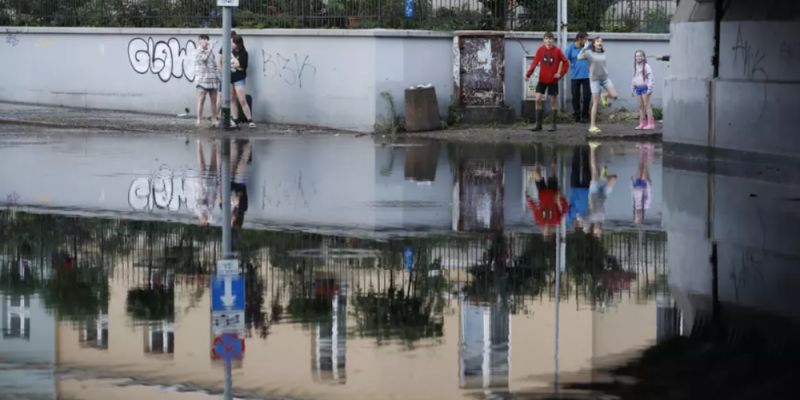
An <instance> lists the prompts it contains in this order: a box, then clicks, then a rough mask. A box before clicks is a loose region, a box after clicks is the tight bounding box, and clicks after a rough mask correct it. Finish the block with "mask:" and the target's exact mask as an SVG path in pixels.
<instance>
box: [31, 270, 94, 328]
mask: <svg viewBox="0 0 800 400" xmlns="http://www.w3.org/2000/svg"><path fill="white" fill-rule="evenodd" d="M41 296H42V300H43V301H44V305H45V307H47V308H48V309H52V310H53V311H54V312H55V313H56V315H57V316H58V318H59V319H62V320H69V321H84V320H87V319H89V318H95V317H97V315H98V314H101V313H102V314H105V313H107V312H108V297H109V290H108V276H107V275H106V273H105V271H103V270H102V269H101V268H92V267H89V266H85V267H81V268H61V269H57V270H56V271H55V273H54V275H53V277H52V278H51V279H49V280H48V281H47V282H46V283H45V284H44V286H43V288H42V290H41Z"/></svg>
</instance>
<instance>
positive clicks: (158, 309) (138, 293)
mask: <svg viewBox="0 0 800 400" xmlns="http://www.w3.org/2000/svg"><path fill="white" fill-rule="evenodd" d="M126 310H127V312H128V315H129V316H130V317H131V318H133V319H134V320H138V321H174V320H175V287H174V286H173V285H171V284H167V285H155V284H150V285H147V286H145V287H139V288H134V289H130V290H128V298H127V301H126Z"/></svg>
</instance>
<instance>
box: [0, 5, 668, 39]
mask: <svg viewBox="0 0 800 400" xmlns="http://www.w3.org/2000/svg"><path fill="white" fill-rule="evenodd" d="M64 3H66V4H64ZM510 4H513V7H512V6H510ZM615 4H617V2H616V1H615V0H570V1H569V2H568V6H569V23H570V30H571V31H577V30H586V31H613V32H632V31H637V30H641V31H643V32H667V31H668V29H669V20H670V17H671V16H670V15H669V14H668V12H667V11H668V10H667V7H665V6H658V5H656V6H655V7H654V8H650V7H651V4H650V2H646V1H638V0H637V1H629V2H625V3H619V4H622V6H617V5H615ZM643 4H646V5H647V6H648V8H646V9H642V8H641V7H642V5H643ZM517 5H518V6H519V7H517ZM612 6H613V7H623V8H624V7H627V9H626V10H624V12H623V14H622V15H606V13H607V12H608V10H609V7H612ZM613 7H612V9H613V10H617V8H613ZM351 17H352V18H351ZM0 25H32V26H98V27H99V26H131V27H197V26H204V27H218V26H219V25H220V11H219V9H218V7H216V1H215V0H137V1H130V0H72V1H70V2H59V1H56V0H28V1H13V2H10V1H7V0H6V1H5V2H0ZM234 26H236V27H238V28H256V29H261V28H361V29H369V28H388V29H430V30H438V31H453V30H467V29H477V30H529V31H530V30H533V31H545V30H553V31H554V30H556V26H557V21H556V2H555V1H554V0H517V1H515V2H513V3H509V2H508V1H506V0H478V1H477V2H468V3H464V4H463V5H461V6H458V5H456V4H448V7H440V8H437V9H434V8H433V2H432V0H416V1H415V9H414V17H413V18H406V17H405V0H380V1H376V0H329V1H327V2H325V1H323V0H308V1H302V2H298V1H294V0H242V1H241V3H240V6H239V7H238V8H237V9H236V10H235V11H234Z"/></svg>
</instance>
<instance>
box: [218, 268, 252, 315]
mask: <svg viewBox="0 0 800 400" xmlns="http://www.w3.org/2000/svg"><path fill="white" fill-rule="evenodd" d="M212 279H213V280H212V281H211V311H226V310H244V277H243V276H242V275H241V274H238V275H225V276H219V275H218V276H215V277H214V278H212Z"/></svg>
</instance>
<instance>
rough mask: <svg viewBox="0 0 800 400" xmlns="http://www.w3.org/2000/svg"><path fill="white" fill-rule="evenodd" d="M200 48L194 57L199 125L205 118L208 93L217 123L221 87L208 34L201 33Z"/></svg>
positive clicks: (212, 113) (214, 121) (212, 115)
mask: <svg viewBox="0 0 800 400" xmlns="http://www.w3.org/2000/svg"><path fill="white" fill-rule="evenodd" d="M199 41H200V48H198V49H197V54H196V55H195V58H194V68H195V77H196V78H195V82H197V85H196V86H197V125H198V126H199V125H200V122H201V121H202V120H203V108H204V107H205V102H206V95H208V99H209V101H210V102H211V117H212V118H213V122H212V124H213V125H214V126H216V125H217V112H218V111H219V110H217V90H218V89H219V76H218V74H217V64H216V63H215V62H214V56H213V53H212V47H211V44H210V43H209V42H208V35H206V34H202V35H200V40H199Z"/></svg>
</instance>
